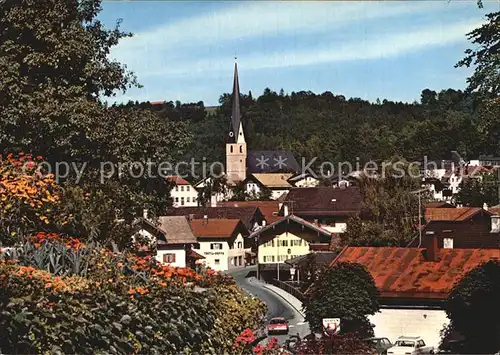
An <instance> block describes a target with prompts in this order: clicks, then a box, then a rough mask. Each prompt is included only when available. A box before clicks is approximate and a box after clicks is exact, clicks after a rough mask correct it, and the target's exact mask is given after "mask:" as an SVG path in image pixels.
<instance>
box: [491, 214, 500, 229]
mask: <svg viewBox="0 0 500 355" xmlns="http://www.w3.org/2000/svg"><path fill="white" fill-rule="evenodd" d="M491 233H500V215H498V214H494V215H492V216H491Z"/></svg>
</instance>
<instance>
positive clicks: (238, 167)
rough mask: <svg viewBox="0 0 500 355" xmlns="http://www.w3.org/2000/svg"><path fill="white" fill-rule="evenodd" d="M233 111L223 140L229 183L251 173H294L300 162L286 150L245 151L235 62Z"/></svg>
mask: <svg viewBox="0 0 500 355" xmlns="http://www.w3.org/2000/svg"><path fill="white" fill-rule="evenodd" d="M232 100H233V101H232V111H231V120H230V122H229V132H228V138H227V143H226V175H227V178H228V182H229V183H230V184H232V185H234V184H236V183H238V182H240V181H245V180H246V179H247V177H248V176H249V175H250V174H263V173H276V172H282V173H283V172H290V173H297V172H298V171H299V170H300V167H299V164H298V163H297V161H296V160H295V157H294V156H293V154H292V153H291V152H289V151H286V150H277V151H270V150H259V151H247V143H246V140H245V134H244V132H243V123H242V120H241V108H240V84H239V78H238V65H237V63H235V64H234V78H233V94H232Z"/></svg>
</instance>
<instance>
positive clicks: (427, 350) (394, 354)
mask: <svg viewBox="0 0 500 355" xmlns="http://www.w3.org/2000/svg"><path fill="white" fill-rule="evenodd" d="M387 354H388V355H421V354H434V347H433V346H427V345H425V342H424V340H423V339H422V338H421V337H405V336H400V337H399V338H398V339H397V340H396V341H395V342H394V346H393V347H392V348H389V349H388V350H387Z"/></svg>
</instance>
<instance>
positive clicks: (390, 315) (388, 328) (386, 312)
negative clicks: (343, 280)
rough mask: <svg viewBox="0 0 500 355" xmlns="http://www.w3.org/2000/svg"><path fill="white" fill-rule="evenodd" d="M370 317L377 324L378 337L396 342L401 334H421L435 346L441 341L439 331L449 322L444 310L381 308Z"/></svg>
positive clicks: (428, 343)
mask: <svg viewBox="0 0 500 355" xmlns="http://www.w3.org/2000/svg"><path fill="white" fill-rule="evenodd" d="M368 318H369V320H370V322H372V323H373V324H375V328H374V330H375V336H376V337H386V338H389V340H390V341H391V342H394V341H395V340H396V339H397V337H399V336H401V335H405V336H421V337H422V339H423V340H424V342H425V343H426V345H430V346H435V347H437V346H439V343H440V341H441V337H440V335H439V332H440V331H441V329H443V327H444V325H445V324H448V318H447V317H446V313H445V312H444V311H442V310H425V309H381V311H380V312H379V313H376V314H375V315H373V316H369V317H368Z"/></svg>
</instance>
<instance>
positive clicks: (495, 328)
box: [444, 260, 500, 354]
mask: <svg viewBox="0 0 500 355" xmlns="http://www.w3.org/2000/svg"><path fill="white" fill-rule="evenodd" d="M499 297H500V262H499V261H498V260H490V261H488V262H486V263H484V264H482V265H480V266H478V267H476V268H475V269H473V270H471V271H469V272H468V273H467V274H466V275H465V276H464V277H463V278H462V279H461V280H460V281H459V282H458V283H457V284H456V285H455V286H454V287H453V289H452V291H451V292H450V294H449V296H448V299H447V301H446V304H445V306H444V308H445V311H446V314H447V316H448V318H449V319H450V324H449V326H448V328H447V329H446V330H445V341H446V338H447V337H449V336H450V335H451V334H452V333H453V332H458V333H459V334H460V335H462V336H463V337H464V339H465V342H464V344H463V349H461V351H464V353H471V354H472V353H474V354H486V353H487V354H492V353H493V352H495V351H498V349H500V321H499V315H500V304H499V303H498V299H499Z"/></svg>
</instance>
